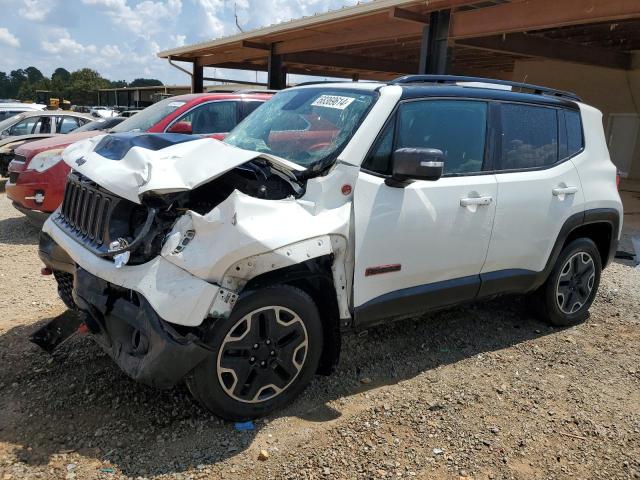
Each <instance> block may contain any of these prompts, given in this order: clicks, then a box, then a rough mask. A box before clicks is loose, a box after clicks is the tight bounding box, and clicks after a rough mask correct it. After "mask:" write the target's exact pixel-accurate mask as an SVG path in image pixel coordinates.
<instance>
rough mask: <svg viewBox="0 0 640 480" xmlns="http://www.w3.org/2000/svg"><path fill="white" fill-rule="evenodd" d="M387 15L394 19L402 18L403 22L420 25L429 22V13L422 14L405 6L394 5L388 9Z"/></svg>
mask: <svg viewBox="0 0 640 480" xmlns="http://www.w3.org/2000/svg"><path fill="white" fill-rule="evenodd" d="M389 17H390V18H392V19H394V20H403V21H405V22H415V23H419V24H421V25H425V24H427V23H429V15H423V14H420V13H417V12H413V11H411V10H407V9H406V8H399V7H394V8H392V9H391V10H389Z"/></svg>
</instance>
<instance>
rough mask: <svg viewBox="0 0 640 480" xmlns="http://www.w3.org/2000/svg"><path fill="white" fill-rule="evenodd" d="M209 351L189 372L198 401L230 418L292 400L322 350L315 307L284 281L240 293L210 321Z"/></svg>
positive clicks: (258, 412) (189, 382) (245, 416)
mask: <svg viewBox="0 0 640 480" xmlns="http://www.w3.org/2000/svg"><path fill="white" fill-rule="evenodd" d="M213 328H214V330H215V333H214V335H213V339H212V340H211V341H210V342H208V343H209V345H210V346H211V347H212V350H213V352H214V353H213V354H212V355H210V356H209V358H207V359H206V360H205V361H204V362H202V363H201V364H199V365H198V366H197V367H196V368H195V369H194V370H193V372H191V374H190V375H189V376H188V377H187V385H188V386H189V389H190V391H191V392H192V394H193V395H194V397H196V398H197V399H198V400H199V401H200V403H202V404H203V405H204V406H205V407H207V408H208V409H209V410H211V411H212V412H213V413H215V414H216V415H219V416H220V417H223V418H226V419H228V420H245V419H249V418H255V417H258V416H261V415H265V414H267V413H269V412H271V411H273V410H275V409H277V408H280V407H282V406H283V405H285V404H287V403H288V402H290V401H291V400H292V399H293V398H294V397H295V396H297V395H298V394H299V393H300V392H301V391H302V390H303V389H304V388H305V386H306V385H307V384H308V383H309V381H310V380H311V379H312V378H313V375H314V374H315V372H316V370H317V368H318V364H319V361H320V354H321V351H322V325H321V323H320V316H319V314H318V310H317V308H316V306H315V304H314V302H313V300H312V299H311V297H309V296H308V295H307V294H306V293H305V292H303V291H302V290H299V289H297V288H294V287H290V286H287V285H279V286H273V287H267V288H264V289H261V290H256V291H254V292H251V293H248V294H246V295H245V296H244V297H242V298H241V299H240V300H239V302H238V304H237V305H236V307H235V308H234V310H233V312H232V314H231V316H230V317H229V318H228V319H220V320H218V322H217V323H216V324H215V325H214V327H213Z"/></svg>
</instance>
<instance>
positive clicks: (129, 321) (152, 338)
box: [32, 232, 217, 388]
mask: <svg viewBox="0 0 640 480" xmlns="http://www.w3.org/2000/svg"><path fill="white" fill-rule="evenodd" d="M39 254H40V258H41V259H42V260H43V262H44V263H45V264H46V265H47V266H48V267H49V268H51V269H52V270H58V271H64V272H67V273H71V274H73V278H74V281H73V301H74V302H75V304H76V305H77V307H78V308H79V310H80V312H81V315H82V316H81V317H79V318H81V320H82V322H84V324H86V326H87V327H88V329H89V331H90V332H91V333H92V334H93V335H92V336H93V338H94V339H95V340H96V341H97V342H98V343H99V344H100V345H101V346H102V347H103V349H104V350H105V351H106V352H107V353H108V354H109V355H110V356H111V357H112V358H113V359H114V360H115V362H116V363H117V364H118V366H120V368H121V369H122V370H124V372H125V373H127V375H129V376H130V377H131V378H133V379H134V380H136V381H139V382H141V383H144V384H146V385H149V386H152V387H155V388H170V387H172V386H174V385H175V384H176V383H177V382H179V381H180V380H181V379H182V378H183V377H184V376H185V375H186V374H187V373H188V372H189V371H190V370H192V369H193V368H194V367H195V366H196V365H197V364H198V363H200V362H201V361H203V360H204V359H205V358H206V357H207V355H209V353H210V352H209V350H208V349H207V347H206V345H205V344H204V343H203V342H202V341H201V338H200V336H199V335H198V334H199V333H202V332H203V330H202V329H199V330H198V329H195V328H189V327H180V326H179V325H172V324H171V323H169V322H168V321H167V320H166V319H165V318H163V317H162V315H161V314H160V313H159V312H158V311H157V310H156V309H155V308H154V307H153V306H152V305H151V303H150V301H149V300H148V298H147V297H146V296H145V295H144V294H143V293H141V292H140V290H142V291H148V292H156V293H157V291H156V290H155V289H154V288H153V285H138V287H139V288H138V289H131V288H126V287H124V286H122V285H116V284H114V283H110V282H109V281H107V280H104V279H103V278H99V277H97V276H96V275H93V274H92V273H90V272H89V271H88V270H87V269H85V268H83V267H82V266H81V265H82V264H79V262H77V261H76V259H74V258H72V257H71V256H69V255H68V254H67V252H66V251H65V250H64V249H63V248H62V247H61V246H60V245H58V243H57V242H56V241H55V240H54V238H53V237H52V236H51V235H50V234H49V233H46V232H43V233H42V234H41V237H40V248H39ZM94 258H97V257H94ZM100 261H101V262H104V261H105V260H100ZM139 267H141V266H138V267H129V268H139ZM173 268H177V267H173ZM123 270H124V269H120V270H119V271H123ZM178 270H179V269H178ZM156 271H157V270H156ZM174 273H175V272H174ZM185 273H186V272H185ZM130 275H133V274H130ZM132 278H133V277H132ZM129 280H130V281H131V278H130V279H129ZM120 283H124V282H120ZM204 283H206V282H204ZM207 285H208V284H207ZM156 287H158V286H157V285H156ZM212 287H213V288H214V289H216V290H217V288H216V287H214V286H212ZM164 293H165V294H169V295H170V292H168V291H167V290H164ZM174 293H175V294H176V295H177V294H179V292H177V291H175V292H174ZM173 300H174V303H178V304H180V305H181V307H182V308H183V309H184V310H185V311H187V310H189V308H186V307H185V304H183V303H182V302H176V298H175V297H173ZM160 305H162V302H161V303H160ZM191 311H193V310H191ZM204 317H206V313H205V314H204ZM204 317H203V318H204ZM77 318H78V316H77V315H74V316H68V318H67V317H65V318H64V319H58V323H57V324H56V327H55V329H54V330H55V332H54V333H55V335H53V337H55V338H54V340H55V342H54V343H55V345H54V344H53V343H52V342H51V339H50V338H49V337H51V336H52V335H51V332H49V331H48V330H51V328H49V329H48V330H47V327H45V328H44V329H43V331H42V332H36V334H35V335H34V337H33V338H32V341H34V342H35V343H38V344H39V345H41V346H42V347H43V348H45V350H53V348H55V346H57V345H58V344H59V343H61V342H62V341H64V339H63V338H58V337H59V336H60V335H62V334H63V333H64V334H65V335H66V336H68V335H71V334H73V333H74V332H75V330H77V324H76V323H73V322H76V320H77ZM61 320H64V321H65V324H62V323H60V321H61ZM66 323H69V324H70V325H68V326H69V328H65V325H66ZM71 323H73V325H71ZM194 323H196V322H195V321H194ZM197 323H198V324H201V323H202V318H198V322H197ZM58 330H61V331H60V332H59V331H58ZM62 330H65V332H62ZM66 330H68V331H66ZM45 334H46V335H45ZM43 335H45V337H46V338H45V339H44V340H43V339H42V338H40V339H39V337H42V336H43ZM38 339H39V341H36V340H38ZM43 343H44V345H43ZM45 345H46V346H51V347H52V348H49V349H48V348H46V347H45Z"/></svg>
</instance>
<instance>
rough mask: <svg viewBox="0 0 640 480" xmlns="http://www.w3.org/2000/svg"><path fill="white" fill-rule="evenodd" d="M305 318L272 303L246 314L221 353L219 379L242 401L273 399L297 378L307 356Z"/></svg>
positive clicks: (218, 369)
mask: <svg viewBox="0 0 640 480" xmlns="http://www.w3.org/2000/svg"><path fill="white" fill-rule="evenodd" d="M308 344H309V337H308V335H307V329H306V327H305V326H304V322H303V321H302V320H301V319H300V317H299V316H298V315H297V314H296V313H295V312H293V311H292V310H289V309H288V308H284V307H278V306H268V307H263V308H259V309H257V310H254V311H252V312H250V313H249V314H247V315H245V316H244V317H242V318H241V319H240V320H238V322H237V323H236V324H235V325H234V326H233V327H232V328H231V331H230V332H229V333H228V334H227V336H226V337H225V339H224V341H223V342H222V347H221V348H220V351H219V353H218V362H217V373H218V380H219V381H220V384H221V385H222V388H223V389H224V391H225V392H226V393H227V395H229V396H230V397H231V398H233V399H234V400H238V401H239V402H247V403H256V402H264V401H267V400H270V399H273V398H274V397H276V396H277V395H280V394H281V393H282V392H283V391H284V390H286V389H287V388H288V387H289V385H291V384H292V383H293V381H294V380H295V379H296V377H297V376H298V374H299V373H300V370H302V366H303V365H304V361H305V359H306V356H307V346H308Z"/></svg>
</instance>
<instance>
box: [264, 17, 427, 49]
mask: <svg viewBox="0 0 640 480" xmlns="http://www.w3.org/2000/svg"><path fill="white" fill-rule="evenodd" d="M420 35H422V25H420V24H418V23H414V22H412V23H408V22H407V23H405V24H403V28H398V24H397V23H395V22H386V23H383V24H379V25H376V26H375V28H374V27H371V28H369V27H363V28H359V29H356V30H350V31H344V32H339V33H337V32H336V33H334V32H331V33H324V32H312V34H311V35H309V36H307V37H303V38H297V39H295V40H291V41H285V42H280V43H276V44H275V45H274V48H275V52H276V53H295V52H304V51H307V50H322V49H326V48H335V47H343V46H346V45H349V46H352V45H360V44H365V43H369V42H376V41H381V40H395V39H403V38H420Z"/></svg>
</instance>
